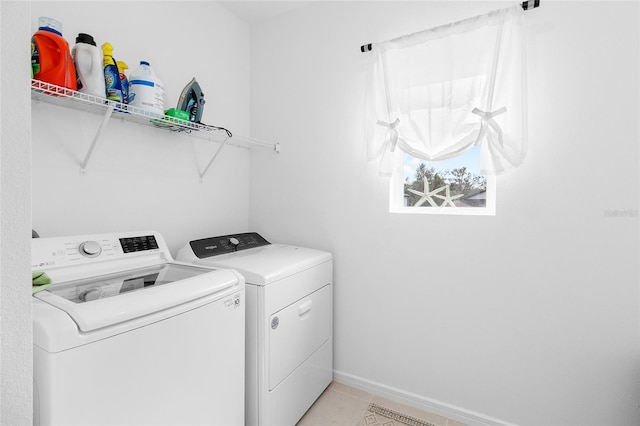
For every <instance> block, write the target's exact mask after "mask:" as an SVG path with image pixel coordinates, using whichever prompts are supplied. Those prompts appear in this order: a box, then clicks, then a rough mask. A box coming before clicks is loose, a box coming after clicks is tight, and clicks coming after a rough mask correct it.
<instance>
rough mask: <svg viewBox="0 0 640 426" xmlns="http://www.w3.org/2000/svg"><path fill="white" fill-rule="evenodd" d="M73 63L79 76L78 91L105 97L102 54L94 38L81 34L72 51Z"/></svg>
mask: <svg viewBox="0 0 640 426" xmlns="http://www.w3.org/2000/svg"><path fill="white" fill-rule="evenodd" d="M71 56H72V57H73V63H74V64H75V66H76V72H77V74H78V91H79V92H83V93H87V94H89V95H93V96H97V97H100V98H104V97H105V93H106V92H105V83H104V71H103V68H102V66H103V65H102V62H103V59H102V52H100V49H99V48H98V46H96V42H95V41H94V40H93V37H92V36H90V35H89V34H84V33H80V34H78V37H76V45H75V46H73V49H71Z"/></svg>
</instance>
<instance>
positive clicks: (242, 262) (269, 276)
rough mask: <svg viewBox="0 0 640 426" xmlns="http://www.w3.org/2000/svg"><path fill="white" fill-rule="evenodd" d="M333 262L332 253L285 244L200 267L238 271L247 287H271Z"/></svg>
mask: <svg viewBox="0 0 640 426" xmlns="http://www.w3.org/2000/svg"><path fill="white" fill-rule="evenodd" d="M330 260H332V256H331V253H328V252H326V251H321V250H315V249H310V248H305V247H297V246H290V245H283V244H270V245H267V246H262V247H257V248H252V249H248V250H242V251H237V252H234V253H228V254H223V255H220V256H212V257H208V258H206V259H201V260H199V261H197V262H196V263H197V264H199V265H211V266H218V267H221V268H230V269H235V270H236V271H238V272H240V273H241V274H242V275H243V276H244V278H245V281H246V283H247V284H255V285H261V286H263V285H268V284H271V283H272V282H275V281H278V280H281V279H283V278H285V277H288V276H290V275H293V274H297V273H298V272H301V271H304V270H306V269H309V268H312V267H314V266H317V265H319V264H321V263H324V262H328V261H330Z"/></svg>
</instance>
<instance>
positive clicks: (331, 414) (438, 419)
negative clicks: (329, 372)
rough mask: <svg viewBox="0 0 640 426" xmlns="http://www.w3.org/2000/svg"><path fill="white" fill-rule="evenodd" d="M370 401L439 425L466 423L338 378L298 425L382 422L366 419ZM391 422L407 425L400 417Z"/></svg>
mask: <svg viewBox="0 0 640 426" xmlns="http://www.w3.org/2000/svg"><path fill="white" fill-rule="evenodd" d="M370 403H374V404H378V405H381V406H383V407H385V408H388V409H390V410H394V411H399V412H401V413H404V414H406V415H408V416H411V417H415V418H418V419H420V420H423V421H426V422H429V423H433V424H434V425H435V426H464V425H463V424H462V423H460V422H456V421H454V420H451V419H447V418H446V417H442V416H439V415H436V414H432V413H428V412H426V411H422V410H419V409H417V408H414V407H409V406H406V405H403V404H399V403H397V402H394V401H391V400H388V399H385V398H381V397H379V396H376V395H373V394H370V393H368V392H365V391H362V390H359V389H355V388H352V387H350V386H346V385H343V384H341V383H337V382H332V383H331V384H330V385H329V387H328V388H327V389H326V390H325V391H324V393H322V395H320V397H319V398H318V400H317V401H316V402H315V404H313V405H312V406H311V408H309V410H308V411H307V413H306V414H305V415H304V417H302V419H300V421H299V422H298V424H297V425H296V426H368V425H369V424H371V426H375V425H376V424H378V425H379V424H380V423H376V422H369V421H365V420H364V417H365V415H367V414H371V413H370V412H369V411H367V408H369V404H370ZM387 424H388V423H384V425H385V426H386V425H387ZM389 424H393V425H395V426H405V425H404V424H403V423H400V422H398V421H394V422H393V423H389Z"/></svg>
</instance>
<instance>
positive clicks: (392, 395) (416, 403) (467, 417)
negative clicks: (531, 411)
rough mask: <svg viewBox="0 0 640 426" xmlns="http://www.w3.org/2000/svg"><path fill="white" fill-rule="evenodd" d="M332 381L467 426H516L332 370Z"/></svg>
mask: <svg viewBox="0 0 640 426" xmlns="http://www.w3.org/2000/svg"><path fill="white" fill-rule="evenodd" d="M333 379H334V380H335V381H336V382H338V383H342V384H343V385H347V386H351V387H353V388H356V389H360V390H363V391H366V392H369V393H372V394H375V395H378V396H381V397H383V398H387V399H391V400H393V401H397V402H399V403H401V404H406V405H409V406H411V407H415V408H419V409H421V410H425V411H429V412H430V413H433V414H437V415H440V416H444V417H447V418H449V419H451V420H456V421H459V422H461V423H465V424H467V425H469V426H516V425H515V424H513V423H509V422H506V421H503V420H500V419H496V418H493V417H490V416H487V415H484V414H481V413H476V412H474V411H470V410H466V409H464V408H461V407H457V406H455V405H451V404H447V403H444V402H441V401H437V400H434V399H430V398H426V397H424V396H421V395H417V394H414V393H411V392H406V391H403V390H400V389H396V388H393V387H391V386H387V385H383V384H382V383H377V382H373V381H371V380H367V379H364V378H362V377H358V376H354V375H352V374H348V373H344V372H341V371H336V370H334V371H333Z"/></svg>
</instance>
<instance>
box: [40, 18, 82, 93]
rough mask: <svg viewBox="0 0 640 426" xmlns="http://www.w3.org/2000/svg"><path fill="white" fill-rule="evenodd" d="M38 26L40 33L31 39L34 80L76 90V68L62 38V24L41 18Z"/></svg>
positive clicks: (67, 45)
mask: <svg viewBox="0 0 640 426" xmlns="http://www.w3.org/2000/svg"><path fill="white" fill-rule="evenodd" d="M38 25H39V28H38V31H36V32H35V34H34V35H33V37H31V72H32V74H33V78H34V79H36V80H40V81H43V82H46V83H51V84H55V85H56V86H61V87H66V88H67V89H71V90H76V89H77V87H78V86H77V82H76V68H75V66H74V64H73V58H72V57H71V52H70V50H69V44H68V43H67V41H66V40H65V39H64V38H63V37H62V24H61V23H60V22H58V21H56V20H55V19H52V18H47V17H41V18H40V19H39V22H38Z"/></svg>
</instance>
